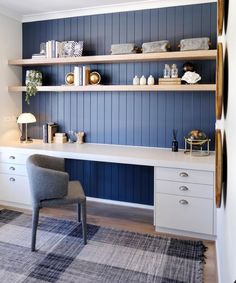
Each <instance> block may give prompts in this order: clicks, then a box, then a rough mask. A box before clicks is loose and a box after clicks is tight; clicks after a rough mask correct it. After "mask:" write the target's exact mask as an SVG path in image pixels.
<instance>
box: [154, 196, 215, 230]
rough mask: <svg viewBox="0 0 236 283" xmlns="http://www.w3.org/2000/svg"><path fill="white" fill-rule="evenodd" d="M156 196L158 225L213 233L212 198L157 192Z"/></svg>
mask: <svg viewBox="0 0 236 283" xmlns="http://www.w3.org/2000/svg"><path fill="white" fill-rule="evenodd" d="M156 197H157V209H156V219H157V223H158V226H161V227H165V228H171V229H177V230H185V231H191V232H194V233H203V234H212V233H213V221H212V220H213V202H212V200H210V199H204V198H201V199H199V198H193V197H181V196H176V195H167V194H158V193H157V196H156Z"/></svg>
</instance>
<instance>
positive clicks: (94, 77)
mask: <svg viewBox="0 0 236 283" xmlns="http://www.w3.org/2000/svg"><path fill="white" fill-rule="evenodd" d="M100 81H101V75H100V74H99V73H98V72H91V73H90V76H89V82H90V84H91V85H97V84H99V83H100Z"/></svg>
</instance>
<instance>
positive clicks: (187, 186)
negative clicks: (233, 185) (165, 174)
mask: <svg viewBox="0 0 236 283" xmlns="http://www.w3.org/2000/svg"><path fill="white" fill-rule="evenodd" d="M155 192H156V193H164V194H171V195H179V196H189V197H200V198H209V199H213V196H214V191H213V186H209V185H202V184H192V183H183V182H172V181H165V180H155Z"/></svg>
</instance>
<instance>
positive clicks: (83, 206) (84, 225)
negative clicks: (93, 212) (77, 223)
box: [81, 201, 87, 245]
mask: <svg viewBox="0 0 236 283" xmlns="http://www.w3.org/2000/svg"><path fill="white" fill-rule="evenodd" d="M81 214H82V229H83V239H84V245H87V216H86V215H87V212H86V201H84V202H83V203H81Z"/></svg>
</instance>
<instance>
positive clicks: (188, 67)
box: [183, 62, 195, 72]
mask: <svg viewBox="0 0 236 283" xmlns="http://www.w3.org/2000/svg"><path fill="white" fill-rule="evenodd" d="M183 71H184V72H188V71H189V72H194V71H195V66H194V65H193V64H192V63H191V62H186V63H184V64H183Z"/></svg>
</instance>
